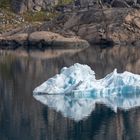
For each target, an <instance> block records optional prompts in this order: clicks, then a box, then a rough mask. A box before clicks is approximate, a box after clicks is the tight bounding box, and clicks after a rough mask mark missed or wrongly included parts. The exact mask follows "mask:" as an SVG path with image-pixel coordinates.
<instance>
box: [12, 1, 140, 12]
mask: <svg viewBox="0 0 140 140" xmlns="http://www.w3.org/2000/svg"><path fill="white" fill-rule="evenodd" d="M60 3H61V4H62V5H64V6H66V5H67V4H68V5H69V4H70V5H71V8H72V9H73V8H85V7H86V8H87V7H90V6H95V5H98V6H99V5H100V6H101V5H106V4H107V5H110V6H112V7H123V8H125V7H134V6H135V7H137V8H138V7H139V4H140V0H75V1H73V0H62V1H59V0H20V1H19V0H12V9H13V10H14V11H15V12H17V13H23V12H26V11H40V10H42V9H43V10H51V9H53V7H54V6H56V5H57V6H58V5H59V6H61V4H60ZM137 5H138V6H137ZM66 8H68V7H66Z"/></svg>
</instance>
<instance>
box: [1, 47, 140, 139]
mask: <svg viewBox="0 0 140 140" xmlns="http://www.w3.org/2000/svg"><path fill="white" fill-rule="evenodd" d="M22 53H23V52H22ZM76 62H79V63H86V64H88V65H89V66H90V67H92V69H94V70H95V72H96V73H97V75H96V76H97V77H98V78H101V77H104V76H105V75H106V74H107V73H110V72H111V71H112V70H113V69H114V68H118V70H119V72H122V71H125V70H128V71H131V72H133V73H137V74H140V48H126V47H122V48H121V47H116V48H112V49H109V48H108V49H105V50H100V49H97V48H96V47H93V48H88V49H86V50H81V51H80V52H77V53H76V54H74V53H72V54H62V55H61V54H60V55H59V57H58V56H56V57H55V56H54V57H51V58H50V57H49V56H48V54H46V58H44V56H43V57H42V53H41V54H40V57H39V58H38V56H35V55H33V53H30V54H26V53H25V54H24V55H22V56H20V52H18V54H15V53H4V52H1V53H0V139H1V140H19V139H20V140H79V139H80V140H91V139H95V140H96V139H101V140H102V139H104V140H112V139H113V140H121V139H132V140H133V139H134V140H139V137H140V119H139V118H140V109H139V108H137V109H132V110H131V111H129V112H123V111H119V113H118V114H115V113H113V112H112V111H111V110H110V109H108V108H106V107H104V106H100V105H97V109H96V110H95V111H94V112H92V113H91V115H90V116H89V118H87V119H86V120H82V121H80V122H77V123H76V122H74V121H72V120H70V119H68V118H65V117H63V116H62V115H61V113H57V112H56V111H54V110H52V109H50V108H48V107H45V106H44V105H42V104H40V103H38V102H37V101H35V99H33V97H32V91H33V89H34V88H35V87H36V86H38V85H40V84H41V83H42V82H43V81H45V80H46V79H48V78H50V77H52V76H53V75H54V74H56V73H58V72H59V71H60V68H62V67H64V66H70V65H72V64H74V63H76Z"/></svg>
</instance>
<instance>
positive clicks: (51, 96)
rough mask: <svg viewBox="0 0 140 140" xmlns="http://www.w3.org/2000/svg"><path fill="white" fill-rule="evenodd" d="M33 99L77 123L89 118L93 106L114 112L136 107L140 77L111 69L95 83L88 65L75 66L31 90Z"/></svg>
mask: <svg viewBox="0 0 140 140" xmlns="http://www.w3.org/2000/svg"><path fill="white" fill-rule="evenodd" d="M56 95H57V96H56ZM33 96H34V98H35V99H36V100H38V101H40V102H41V103H43V104H45V105H47V106H49V107H51V108H54V109H55V110H56V111H60V112H61V113H62V114H63V116H65V117H69V118H72V119H74V120H76V121H79V120H82V119H83V118H86V117H87V116H89V115H90V113H91V112H92V111H93V110H94V109H95V107H96V103H102V104H104V105H106V106H108V107H110V108H111V109H112V110H114V111H115V112H117V110H118V108H119V109H123V110H129V109H131V108H134V107H138V106H140V75H138V74H133V73H130V72H127V71H126V72H123V73H117V70H116V69H115V70H114V71H113V72H112V73H110V74H108V75H107V76H105V77H104V78H102V79H99V80H97V79H96V77H95V72H94V71H93V70H91V68H90V67H89V66H87V65H82V64H79V63H76V64H74V65H73V66H70V67H69V68H67V67H64V68H62V70H61V72H60V74H57V75H55V76H54V77H52V78H50V79H48V80H47V81H46V82H44V83H43V84H41V85H40V86H38V87H37V88H35V89H34V91H33Z"/></svg>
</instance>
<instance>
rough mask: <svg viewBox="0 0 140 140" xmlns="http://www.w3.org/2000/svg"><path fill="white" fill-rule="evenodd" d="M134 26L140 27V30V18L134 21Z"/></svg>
mask: <svg viewBox="0 0 140 140" xmlns="http://www.w3.org/2000/svg"><path fill="white" fill-rule="evenodd" d="M133 22H134V24H135V25H136V27H138V28H139V29H140V18H139V17H137V18H135V19H134V20H133Z"/></svg>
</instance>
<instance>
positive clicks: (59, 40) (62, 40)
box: [28, 31, 89, 48]
mask: <svg viewBox="0 0 140 140" xmlns="http://www.w3.org/2000/svg"><path fill="white" fill-rule="evenodd" d="M28 41H29V44H30V46H34V45H36V46H40V47H43V48H44V47H45V48H47V47H54V48H85V47H89V43H88V42H87V41H86V40H82V39H79V38H78V37H71V38H66V37H64V36H61V35H60V34H57V33H53V32H47V31H38V32H34V33H31V34H30V35H29V40H28ZM37 44H38V45H37Z"/></svg>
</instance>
